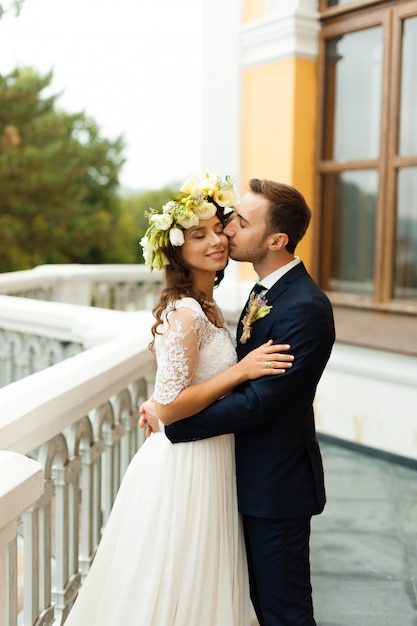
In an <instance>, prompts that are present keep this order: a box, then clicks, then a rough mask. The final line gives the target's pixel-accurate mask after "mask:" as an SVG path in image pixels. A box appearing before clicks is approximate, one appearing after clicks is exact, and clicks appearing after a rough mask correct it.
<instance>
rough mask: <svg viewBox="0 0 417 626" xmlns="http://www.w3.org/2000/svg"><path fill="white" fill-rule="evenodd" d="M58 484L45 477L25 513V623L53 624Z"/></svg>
mask: <svg viewBox="0 0 417 626" xmlns="http://www.w3.org/2000/svg"><path fill="white" fill-rule="evenodd" d="M53 497H54V484H53V481H52V480H51V479H50V478H48V479H45V481H44V494H43V496H41V497H40V498H39V499H38V500H37V501H36V503H35V504H34V505H33V506H32V507H31V508H30V509H29V511H27V513H25V514H24V516H23V536H24V545H25V559H24V610H23V613H24V623H25V624H34V623H35V621H36V625H38V624H39V625H41V624H42V625H45V626H46V625H47V624H52V623H53V621H54V607H53V604H52V602H51V580H52V576H51V559H52V546H51V518H52V500H53Z"/></svg>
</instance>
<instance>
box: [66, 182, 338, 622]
mask: <svg viewBox="0 0 417 626" xmlns="http://www.w3.org/2000/svg"><path fill="white" fill-rule="evenodd" d="M249 187H250V191H249V192H248V193H247V194H246V195H245V196H244V197H243V199H242V200H241V202H240V203H238V204H237V206H236V207H235V204H236V200H237V194H236V192H235V189H234V185H233V182H232V181H231V180H230V178H229V177H224V178H223V177H221V176H218V175H211V176H207V177H206V179H205V180H204V181H203V182H202V183H201V184H198V183H197V182H196V181H193V180H191V181H187V182H186V183H185V184H184V185H183V187H182V188H181V191H180V193H179V194H178V195H177V196H175V198H173V200H171V201H170V202H168V203H167V204H166V205H164V207H162V209H161V210H160V211H154V212H153V213H152V214H151V216H150V227H149V229H148V231H147V233H146V236H145V237H144V239H143V240H142V245H143V247H144V256H145V262H147V263H148V265H150V267H151V269H152V268H158V269H162V268H164V270H165V277H166V284H165V287H164V289H163V290H162V293H161V297H160V301H159V303H158V304H157V305H156V307H155V308H154V315H155V318H156V321H155V324H154V326H153V328H152V333H153V337H154V340H153V346H152V347H153V349H154V351H155V354H156V358H157V375H156V381H155V391H154V399H153V401H152V402H150V401H148V402H146V403H145V404H144V405H143V406H142V407H141V412H142V418H141V421H142V425H146V424H148V425H149V426H150V427H152V426H153V430H154V431H155V432H153V434H152V435H151V436H150V437H149V438H148V439H147V440H146V442H145V443H144V444H143V446H142V447H141V448H140V450H139V451H138V452H137V454H136V455H135V457H134V458H133V460H132V462H131V464H130V465H129V468H128V470H127V472H126V474H125V477H124V479H123V481H122V485H121V487H120V490H119V493H118V495H117V498H116V501H115V504H114V507H113V510H112V513H111V515H110V518H109V521H108V523H107V525H106V528H105V531H104V535H103V539H102V541H101V543H100V546H99V549H98V552H97V555H96V558H95V560H94V562H93V565H92V568H91V570H90V573H89V574H88V576H87V579H86V582H85V583H84V585H83V588H82V590H81V592H80V595H79V598H78V600H77V601H76V603H75V606H74V608H73V610H72V611H71V613H70V616H69V619H68V622H67V623H68V624H69V626H85V625H86V624H88V626H122V625H123V626H249V624H250V608H249V605H250V602H249V588H250V597H251V600H252V604H253V606H254V608H255V611H256V614H257V617H258V620H259V624H260V625H261V626H313V625H314V624H315V621H314V617H313V604H312V592H311V583H310V563H309V538H310V520H311V516H312V515H315V514H318V513H320V512H321V511H322V510H323V507H324V504H325V490H324V479H323V467H322V461H321V455H320V450H319V445H318V442H317V439H316V434H315V425H314V413H313V400H314V396H315V390H316V387H317V384H318V382H319V380H320V377H321V375H322V372H323V370H324V367H325V365H326V363H327V361H328V359H329V356H330V352H331V349H332V345H333V343H334V322H333V314H332V309H331V305H330V302H329V300H328V298H327V297H326V295H325V294H324V293H323V292H322V291H321V290H320V289H319V287H318V286H317V285H316V283H315V282H314V281H313V280H312V278H311V277H310V276H309V274H308V273H307V271H306V269H305V267H304V265H303V263H302V262H301V261H300V259H299V258H298V257H296V256H295V255H294V252H295V248H296V246H297V244H298V242H299V241H300V239H301V238H302V237H303V236H304V234H305V232H306V230H307V227H308V225H309V222H310V217H311V212H310V209H309V208H308V206H307V204H306V202H305V200H304V198H303V196H302V195H301V194H300V193H299V192H298V191H297V190H296V189H294V188H293V187H290V186H288V185H284V184H281V183H275V182H272V181H268V180H258V179H253V180H251V181H250V183H249ZM233 209H235V210H233ZM228 256H230V257H231V258H232V259H236V260H237V261H249V262H252V263H253V266H254V268H255V271H256V272H257V274H258V276H259V283H258V284H257V285H255V288H254V290H253V291H252V293H251V294H250V297H249V299H248V302H247V304H246V306H245V307H244V310H243V312H242V316H241V318H240V320H239V324H238V330H237V338H236V346H235V345H234V343H233V341H232V340H231V338H230V335H229V332H228V330H227V329H226V327H225V323H224V319H223V316H222V313H221V311H220V309H219V307H218V306H217V304H216V303H215V301H214V300H213V288H214V287H215V286H216V285H217V284H219V282H220V281H221V279H222V278H223V272H224V269H225V267H226V264H227V260H228ZM236 352H237V358H236ZM289 352H291V354H289ZM155 416H156V417H157V418H158V419H159V420H160V422H159V423H162V424H164V425H165V427H164V428H163V429H162V430H158V419H155ZM173 444H174V445H173ZM238 511H239V513H238Z"/></svg>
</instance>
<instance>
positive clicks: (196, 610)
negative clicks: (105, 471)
mask: <svg viewBox="0 0 417 626" xmlns="http://www.w3.org/2000/svg"><path fill="white" fill-rule="evenodd" d="M249 624H250V602H249V588H248V576H247V564H246V555H245V548H244V541H243V533H242V529H241V522H240V518H239V514H238V511H237V498H236V475H235V460H234V438H233V435H223V436H220V437H213V438H211V439H206V440H203V441H195V442H190V443H178V444H175V445H173V444H171V443H170V441H169V440H168V439H167V438H166V437H165V435H164V434H163V433H155V434H153V435H152V436H151V437H150V438H149V439H147V441H146V442H145V443H144V444H143V445H142V446H141V448H140V449H139V451H138V452H137V454H136V455H135V457H134V458H133V459H132V462H131V463H130V465H129V467H128V469H127V471H126V474H125V476H124V478H123V481H122V484H121V486H120V489H119V492H118V495H117V498H116V501H115V504H114V507H113V510H112V512H111V515H110V518H109V520H108V523H107V525H106V528H105V531H104V534H103V538H102V540H101V542H100V546H99V549H98V551H97V554H96V557H95V559H94V562H93V564H92V567H91V570H90V572H89V574H88V576H87V578H86V581H85V583H84V585H83V587H82V588H81V590H80V593H79V596H78V598H77V600H76V602H75V605H74V607H73V609H72V610H71V612H70V614H69V617H68V619H67V621H66V626H249Z"/></svg>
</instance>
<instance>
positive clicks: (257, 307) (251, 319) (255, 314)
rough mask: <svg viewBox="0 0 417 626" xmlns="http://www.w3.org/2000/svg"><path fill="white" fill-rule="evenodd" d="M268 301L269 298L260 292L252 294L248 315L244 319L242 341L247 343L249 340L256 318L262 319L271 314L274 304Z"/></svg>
mask: <svg viewBox="0 0 417 626" xmlns="http://www.w3.org/2000/svg"><path fill="white" fill-rule="evenodd" d="M267 302H268V301H267V299H266V298H264V297H263V296H261V295H260V294H258V295H255V294H254V293H252V294H251V296H250V298H249V303H248V308H247V310H246V315H245V317H244V318H243V319H242V324H243V333H242V336H241V338H240V343H246V342H247V340H248V339H249V338H250V334H251V332H252V326H253V325H254V323H255V322H256V320H260V319H262V318H263V317H266V316H267V315H268V314H269V312H270V310H271V309H272V305H268V304H267Z"/></svg>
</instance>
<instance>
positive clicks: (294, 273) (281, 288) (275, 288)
mask: <svg viewBox="0 0 417 626" xmlns="http://www.w3.org/2000/svg"><path fill="white" fill-rule="evenodd" d="M305 274H307V270H306V268H305V266H304V263H303V262H301V263H298V265H296V266H295V267H293V268H292V269H291V270H290V271H289V272H287V273H286V274H284V276H282V278H280V279H279V280H278V281H277V282H276V283H275V284H274V285H272V287H271V288H270V289H268V291H267V292H266V293H265V298H266V301H267V304H271V305H272V306H273V303H274V302H275V301H276V300H278V298H279V297H280V296H281V295H282V294H283V293H284V292H285V291H286V290H287V289H288V286H289V285H290V284H291V283H292V282H294V281H295V280H297V279H298V278H300V276H303V275H305ZM249 297H250V294H249ZM248 303H249V298H248V299H247V301H246V304H245V306H244V307H243V309H242V312H241V314H240V318H239V322H238V325H237V332H236V342H237V346H240V345H241V344H240V337H241V335H242V332H243V326H242V319H243V317H244V315H245V313H246V311H247V308H248Z"/></svg>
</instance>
